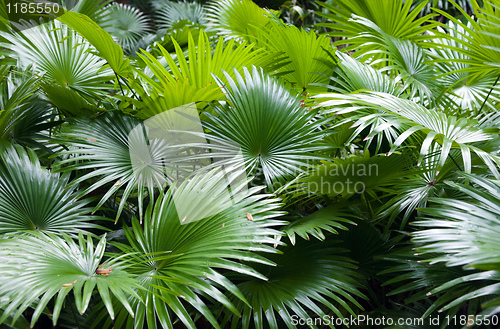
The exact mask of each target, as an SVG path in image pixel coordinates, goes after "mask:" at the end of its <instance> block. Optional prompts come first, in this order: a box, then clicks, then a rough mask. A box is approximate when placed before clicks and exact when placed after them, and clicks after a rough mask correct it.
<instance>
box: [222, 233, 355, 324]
mask: <svg viewBox="0 0 500 329" xmlns="http://www.w3.org/2000/svg"><path fill="white" fill-rule="evenodd" d="M282 252H283V254H282V255H281V254H277V255H273V256H271V257H270V258H271V259H272V260H273V261H275V262H276V263H277V264H278V266H277V267H275V268H272V269H271V270H270V271H268V273H267V277H268V278H269V280H268V281H262V280H259V279H253V278H252V279H249V280H248V279H247V280H245V281H244V282H242V283H240V284H238V286H237V287H238V288H239V289H240V290H241V292H242V293H243V295H244V296H245V297H246V299H247V300H248V301H249V303H250V306H251V307H250V306H248V305H245V304H244V303H243V302H239V303H238V304H237V308H238V309H239V310H240V313H242V317H241V318H237V317H235V316H234V315H232V314H230V313H226V317H225V319H224V320H225V321H227V320H231V321H232V327H233V328H240V327H241V328H244V329H248V328H272V329H275V328H281V327H282V326H280V322H281V323H284V324H285V325H286V327H288V328H297V327H296V326H295V324H294V323H293V322H294V321H293V319H294V317H296V318H301V319H303V320H304V321H307V320H308V319H313V317H312V314H314V315H316V316H318V317H325V316H326V314H325V311H324V310H325V309H328V310H329V311H331V312H333V313H334V314H335V316H336V317H339V318H341V319H343V318H344V316H346V313H345V311H347V312H349V313H350V314H352V315H355V311H354V310H353V309H352V308H351V306H350V305H349V304H351V305H355V306H356V307H357V308H361V309H362V306H361V305H360V304H359V303H358V302H357V301H356V300H355V299H354V298H353V296H357V297H361V298H363V297H364V295H363V294H361V293H360V292H359V291H358V290H357V288H356V286H357V285H358V283H357V282H356V281H357V279H358V278H359V276H358V275H357V273H356V272H355V271H354V268H355V265H354V264H353V263H352V261H351V260H349V258H347V257H343V256H341V255H342V252H343V250H342V249H340V248H335V241H325V242H315V243H312V242H308V241H304V240H302V241H300V242H299V243H297V245H295V246H293V247H287V248H284V249H283V250H282ZM262 270H264V269H262ZM339 308H342V309H343V311H340V309H339ZM344 310H345V311H344ZM276 313H277V314H276ZM292 315H293V316H294V317H292ZM231 316H232V319H231V318H230V317H231ZM266 322H267V323H266ZM283 327H284V326H283Z"/></svg>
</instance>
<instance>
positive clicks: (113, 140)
mask: <svg viewBox="0 0 500 329" xmlns="http://www.w3.org/2000/svg"><path fill="white" fill-rule="evenodd" d="M137 127H139V128H140V129H137ZM142 127H143V126H142V124H141V122H140V121H139V120H137V119H134V118H132V117H129V116H126V115H124V114H121V113H119V112H107V113H105V114H103V115H101V116H99V117H96V118H92V119H87V120H82V119H80V120H76V121H75V122H74V123H73V124H72V125H71V126H69V127H67V129H65V130H64V131H63V132H61V133H60V134H59V135H58V138H59V141H60V143H62V144H66V145H68V146H70V148H69V149H68V150H63V151H61V152H60V156H62V157H63V158H64V159H65V160H62V161H61V162H59V165H60V166H61V168H60V170H62V171H71V170H85V169H92V170H91V171H89V172H87V173H86V174H84V175H81V176H79V177H78V178H77V179H75V180H73V181H72V182H71V185H72V186H76V185H77V184H80V183H82V182H85V181H87V180H90V181H91V184H90V186H88V187H86V188H85V189H84V190H83V191H82V192H81V194H80V195H85V194H88V193H90V192H92V191H94V190H96V189H99V188H103V187H105V186H106V185H111V184H112V185H111V187H110V188H109V190H108V191H107V192H106V193H104V195H103V196H102V198H101V200H100V201H99V203H98V204H97V206H96V208H95V209H94V211H95V210H97V209H99V208H100V207H101V206H102V205H103V204H104V202H105V201H106V200H108V199H109V198H111V197H112V196H113V194H114V193H116V192H117V191H118V190H119V189H121V188H125V189H124V191H123V194H122V195H121V201H120V205H119V208H118V210H117V213H116V219H117V220H118V218H119V217H120V214H121V212H122V210H123V208H124V207H125V204H126V202H127V199H128V198H129V196H130V194H131V193H132V192H133V191H137V189H138V188H140V189H141V190H142V187H143V186H142V185H141V186H139V183H138V179H139V175H138V174H137V172H134V167H133V163H132V159H131V156H130V147H131V145H132V144H133V142H134V140H133V139H130V138H129V135H130V134H131V132H132V131H140V132H142ZM134 129H135V130H134ZM146 140H148V139H147V136H145V135H144V132H142V135H141V134H138V135H137V136H136V139H135V142H137V143H140V142H141V141H142V142H144V141H146ZM94 179H98V180H97V181H95V182H94V181H93V180H94ZM149 187H150V188H153V187H156V186H149ZM142 198H143V194H142V193H139V194H138V203H139V205H140V206H141V209H142Z"/></svg>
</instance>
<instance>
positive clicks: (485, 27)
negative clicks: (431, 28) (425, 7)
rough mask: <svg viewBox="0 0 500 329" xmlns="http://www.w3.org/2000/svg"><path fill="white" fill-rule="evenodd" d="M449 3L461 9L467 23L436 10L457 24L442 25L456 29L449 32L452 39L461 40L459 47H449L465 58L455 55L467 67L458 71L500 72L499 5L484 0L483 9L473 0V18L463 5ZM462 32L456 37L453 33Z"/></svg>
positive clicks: (458, 41)
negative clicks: (474, 15) (461, 6)
mask: <svg viewBox="0 0 500 329" xmlns="http://www.w3.org/2000/svg"><path fill="white" fill-rule="evenodd" d="M450 2H451V3H452V4H453V5H454V6H455V7H456V8H457V10H459V11H460V13H461V14H462V15H463V17H464V18H465V19H466V21H467V23H464V22H462V21H460V20H459V19H457V18H455V17H453V16H451V15H450V14H448V13H446V12H443V11H442V10H439V9H436V12H438V13H440V14H441V15H443V16H445V17H446V18H447V19H449V20H450V21H451V22H453V23H454V24H450V25H449V26H447V25H442V27H443V28H445V29H449V28H450V27H451V28H452V29H454V32H453V33H450V35H449V38H450V39H453V40H455V41H456V42H457V43H459V44H460V45H461V46H460V47H453V46H451V47H450V49H452V50H456V51H458V52H460V53H462V54H464V55H466V57H465V58H464V57H459V58H455V59H454V60H455V61H457V62H460V63H463V64H467V65H468V67H466V68H463V69H461V70H460V71H459V72H466V71H469V72H474V74H476V75H479V76H482V75H484V74H487V73H492V72H494V73H495V74H497V75H498V70H499V69H498V67H499V66H500V38H499V33H498V29H499V27H500V17H499V13H500V7H499V6H498V4H495V3H494V2H491V1H485V3H484V8H480V7H479V6H478V4H477V2H476V1H475V0H474V1H473V7H474V13H475V14H476V16H477V20H476V19H475V18H474V17H471V16H469V15H468V14H467V13H466V12H465V11H464V10H463V9H462V8H460V7H459V6H458V5H457V4H456V3H455V2H454V1H453V0H450ZM454 33H457V34H459V35H460V37H458V38H454V37H453V34H454Z"/></svg>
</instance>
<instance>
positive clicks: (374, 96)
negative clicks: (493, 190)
mask: <svg viewBox="0 0 500 329" xmlns="http://www.w3.org/2000/svg"><path fill="white" fill-rule="evenodd" d="M338 96H339V97H338V98H337V99H336V100H331V101H326V102H323V103H322V104H321V105H322V106H336V105H339V104H346V103H347V104H350V103H351V104H356V105H358V106H361V107H365V106H367V107H369V108H375V109H377V110H382V111H384V112H385V111H387V112H386V113H387V114H389V113H390V115H389V116H388V117H387V118H388V119H387V123H386V124H384V125H382V126H379V127H377V128H374V129H372V131H371V132H370V133H369V134H368V136H367V137H366V139H369V138H372V137H373V136H375V135H377V134H379V133H381V132H383V131H384V130H385V129H387V128H390V127H393V126H394V127H395V128H396V129H398V130H401V134H400V135H399V137H397V139H396V140H395V141H394V142H393V143H392V147H391V151H390V153H392V152H393V151H394V150H396V149H397V148H398V147H400V145H401V144H402V143H403V142H404V141H405V140H406V139H407V138H408V137H410V136H411V135H413V134H414V133H416V132H420V133H423V134H425V139H424V140H423V142H422V144H421V149H420V156H419V160H418V162H419V163H420V162H421V161H422V159H423V158H424V157H425V156H426V155H427V154H429V149H430V147H431V146H432V145H433V142H434V141H435V142H437V143H439V145H441V157H440V160H439V163H438V168H437V169H438V170H439V169H440V168H442V167H443V166H444V164H445V162H446V160H447V158H448V154H449V152H450V150H451V149H452V148H456V149H460V150H461V151H462V160H463V164H464V170H465V172H467V173H470V172H471V161H472V160H471V159H472V158H471V153H472V152H473V153H475V154H476V155H477V156H478V157H479V158H481V159H482V160H483V161H484V163H485V164H486V165H487V166H488V168H489V169H490V170H491V172H492V173H493V174H494V175H495V176H499V173H498V170H497V166H498V165H500V158H498V156H497V155H496V154H495V152H491V153H490V152H489V150H483V149H482V148H481V147H479V146H478V145H479V143H484V142H487V141H488V140H491V139H494V138H495V136H496V134H498V131H497V130H496V129H495V128H484V129H483V128H479V127H477V126H478V122H477V121H475V120H469V119H466V118H460V117H456V116H448V115H446V114H445V113H443V112H441V111H439V110H434V111H432V110H429V109H427V108H425V107H423V106H421V105H420V104H417V103H414V102H412V101H409V100H405V99H400V98H397V97H395V96H392V95H389V94H382V93H375V92H366V93H360V94H356V95H338ZM317 97H319V98H322V97H328V94H324V95H318V96H317ZM334 97H335V96H334ZM335 98H336V97H335ZM348 110H349V111H355V110H357V107H353V108H349V109H348ZM391 116H392V119H391ZM364 121H366V118H363V119H360V120H358V122H357V123H356V124H357V125H360V124H364ZM471 151H472V152H471Z"/></svg>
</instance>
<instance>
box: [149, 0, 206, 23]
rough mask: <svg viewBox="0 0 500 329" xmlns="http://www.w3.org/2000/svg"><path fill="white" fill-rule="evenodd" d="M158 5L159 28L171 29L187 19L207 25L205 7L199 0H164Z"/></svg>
mask: <svg viewBox="0 0 500 329" xmlns="http://www.w3.org/2000/svg"><path fill="white" fill-rule="evenodd" d="M158 7H160V8H158V12H157V14H156V19H157V23H156V25H157V26H158V28H159V29H167V30H170V29H172V28H173V27H174V25H176V24H177V23H179V22H180V21H184V20H187V21H189V22H191V23H195V24H200V25H205V24H206V23H207V22H208V21H207V18H206V12H205V7H204V6H203V5H201V4H199V3H197V2H188V1H186V0H184V1H183V2H173V1H164V2H162V3H161V4H160V5H159V6H158Z"/></svg>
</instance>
